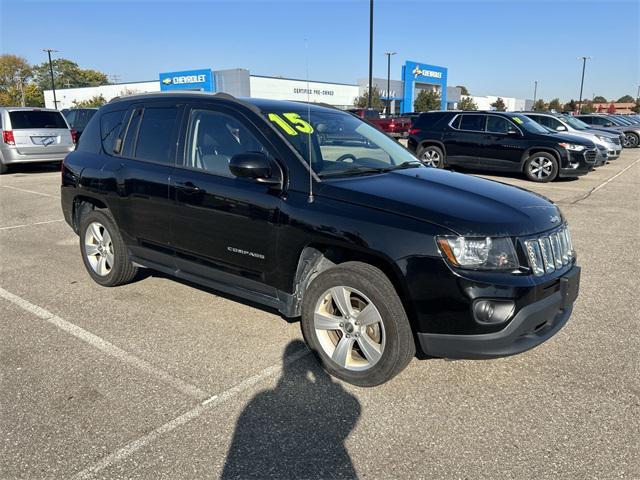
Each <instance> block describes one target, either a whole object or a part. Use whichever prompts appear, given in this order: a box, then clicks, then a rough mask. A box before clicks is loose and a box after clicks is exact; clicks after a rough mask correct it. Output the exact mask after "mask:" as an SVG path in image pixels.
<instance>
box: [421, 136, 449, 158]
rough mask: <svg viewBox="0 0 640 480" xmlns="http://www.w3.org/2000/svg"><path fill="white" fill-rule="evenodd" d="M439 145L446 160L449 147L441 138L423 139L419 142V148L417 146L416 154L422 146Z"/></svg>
mask: <svg viewBox="0 0 640 480" xmlns="http://www.w3.org/2000/svg"><path fill="white" fill-rule="evenodd" d="M430 146H431V147H438V148H439V149H440V150H442V154H443V155H444V160H446V158H447V148H446V147H445V146H444V143H442V142H441V141H440V140H433V139H425V140H422V141H421V142H420V143H419V144H418V148H416V155H417V154H418V149H420V148H421V147H430Z"/></svg>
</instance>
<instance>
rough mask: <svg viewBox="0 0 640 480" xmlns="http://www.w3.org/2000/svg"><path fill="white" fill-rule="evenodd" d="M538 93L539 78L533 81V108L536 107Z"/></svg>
mask: <svg viewBox="0 0 640 480" xmlns="http://www.w3.org/2000/svg"><path fill="white" fill-rule="evenodd" d="M537 94H538V80H534V81H533V109H534V110H535V109H536V95H537Z"/></svg>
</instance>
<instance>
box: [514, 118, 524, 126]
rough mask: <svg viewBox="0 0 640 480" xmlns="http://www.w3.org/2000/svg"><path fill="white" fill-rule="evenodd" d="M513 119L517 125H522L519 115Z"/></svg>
mask: <svg viewBox="0 0 640 480" xmlns="http://www.w3.org/2000/svg"><path fill="white" fill-rule="evenodd" d="M513 121H514V122H516V123H517V124H518V125H522V124H523V123H524V122H523V121H522V119H521V118H520V117H513Z"/></svg>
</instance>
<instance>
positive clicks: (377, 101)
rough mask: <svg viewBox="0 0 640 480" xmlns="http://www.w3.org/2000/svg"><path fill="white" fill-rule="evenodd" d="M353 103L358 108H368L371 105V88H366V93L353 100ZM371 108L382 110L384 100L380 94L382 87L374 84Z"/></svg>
mask: <svg viewBox="0 0 640 480" xmlns="http://www.w3.org/2000/svg"><path fill="white" fill-rule="evenodd" d="M353 104H354V105H355V106H356V107H358V108H367V107H368V106H369V89H368V88H367V89H365V91H364V93H363V94H362V95H360V96H359V97H356V98H355V99H354V100H353ZM371 108H375V109H376V110H382V109H383V108H384V102H383V101H382V98H381V95H380V89H379V88H378V87H376V86H375V85H373V86H372V87H371Z"/></svg>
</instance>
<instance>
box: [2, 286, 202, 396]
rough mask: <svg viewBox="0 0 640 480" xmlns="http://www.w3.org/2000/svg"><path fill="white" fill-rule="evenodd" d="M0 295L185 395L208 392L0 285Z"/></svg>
mask: <svg viewBox="0 0 640 480" xmlns="http://www.w3.org/2000/svg"><path fill="white" fill-rule="evenodd" d="M0 297H2V298H4V299H5V300H8V301H9V302H11V303H13V304H14V305H17V306H18V307H20V308H22V309H23V310H26V311H27V312H29V313H32V314H33V315H35V316H37V317H40V318H41V319H42V320H45V321H47V322H48V323H50V324H52V325H55V326H56V327H58V328H59V329H60V330H63V331H65V332H67V333H69V334H71V335H73V336H74V337H76V338H79V339H80V340H82V341H84V342H86V343H88V344H89V345H91V346H93V347H95V348H97V349H98V350H100V351H102V352H103V353H106V354H107V355H110V356H112V357H114V358H117V359H118V360H120V361H122V362H125V363H127V364H129V365H131V366H132V367H135V368H137V369H138V370H142V371H143V372H145V373H147V374H149V375H151V376H152V377H155V378H156V379H158V380H160V381H162V382H164V383H166V384H168V385H171V386H172V387H174V388H175V389H177V390H179V391H181V392H182V393H184V394H185V395H189V396H190V397H194V398H197V399H198V400H202V399H204V398H207V396H208V394H207V393H206V392H205V391H204V390H201V389H200V388H198V387H196V386H195V385H190V384H188V383H186V382H184V381H182V380H180V379H179V378H176V377H174V376H172V375H171V374H170V373H168V372H166V371H164V370H162V369H159V368H156V367H154V366H153V365H151V364H150V363H148V362H146V361H145V360H142V359H141V358H138V357H136V356H135V355H132V354H130V353H128V352H125V351H124V350H122V349H121V348H118V347H116V346H115V345H113V344H112V343H109V342H107V341H106V340H103V339H102V338H100V337H98V336H97V335H94V334H93V333H91V332H88V331H87V330H84V329H83V328H80V327H78V326H77V325H74V324H73V323H70V322H68V321H66V320H64V319H62V318H60V317H58V316H57V315H54V314H53V313H51V312H49V311H48V310H45V309H44V308H41V307H39V306H37V305H34V304H33V303H31V302H29V301H27V300H25V299H24V298H22V297H19V296H18V295H14V294H13V293H11V292H8V291H7V290H5V289H4V288H1V287H0Z"/></svg>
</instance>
